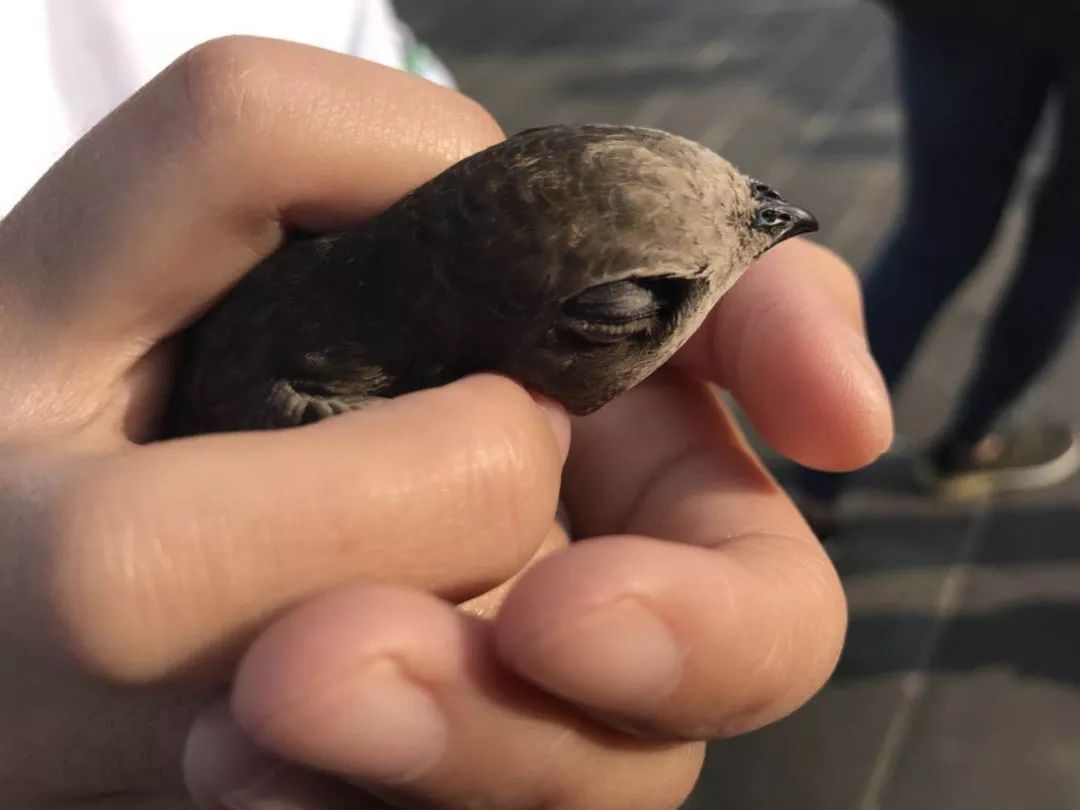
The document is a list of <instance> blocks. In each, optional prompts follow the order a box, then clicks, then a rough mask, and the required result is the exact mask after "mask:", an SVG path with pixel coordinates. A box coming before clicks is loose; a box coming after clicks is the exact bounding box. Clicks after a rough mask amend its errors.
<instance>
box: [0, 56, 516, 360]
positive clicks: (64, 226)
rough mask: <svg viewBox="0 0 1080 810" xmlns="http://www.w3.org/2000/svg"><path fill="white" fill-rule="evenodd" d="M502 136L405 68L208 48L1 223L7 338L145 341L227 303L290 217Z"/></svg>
mask: <svg viewBox="0 0 1080 810" xmlns="http://www.w3.org/2000/svg"><path fill="white" fill-rule="evenodd" d="M501 138H502V134H501V132H500V130H499V127H498V126H497V124H496V123H495V122H494V121H493V120H492V118H491V117H490V115H488V114H487V113H486V112H484V111H483V109H482V108H481V107H480V106H479V105H477V104H476V103H475V102H473V101H471V100H469V99H468V98H466V97H465V96H462V95H460V94H458V93H456V92H453V91H451V90H447V89H445V88H443V87H440V86H438V85H435V84H433V83H431V82H427V81H425V80H423V79H419V78H416V77H414V76H411V75H409V74H407V73H404V72H402V71H397V70H392V69H390V68H385V67H382V66H379V65H376V64H374V63H371V62H366V61H364V60H361V59H356V58H353V57H351V56H345V55H342V54H338V53H333V52H330V51H324V50H321V49H317V48H312V47H308V46H304V45H298V44H294V43H288V42H280V41H275V40H266V39H257V38H248V37H233V38H227V39H222V40H215V41H212V42H209V43H206V44H204V45H201V46H199V47H196V48H194V49H193V50H191V51H189V52H188V53H187V54H185V55H184V56H182V57H180V58H179V59H178V60H177V61H176V62H175V63H173V64H172V65H171V66H169V67H168V68H166V69H165V70H164V71H163V72H162V73H161V74H160V75H158V76H157V77H156V78H155V79H153V80H152V81H151V82H150V83H149V84H147V85H146V86H145V87H144V88H143V89H142V90H141V91H139V92H138V93H137V94H136V95H135V96H134V97H132V98H131V99H129V101H128V102H126V103H125V104H123V105H121V106H120V107H119V108H118V109H116V110H115V111H114V112H113V113H112V114H111V115H109V116H108V117H107V118H106V119H105V120H104V121H102V122H101V123H100V124H99V125H98V126H97V127H96V128H95V129H94V130H92V131H91V132H90V133H89V134H88V135H87V136H86V137H85V138H83V139H82V140H81V141H80V142H79V143H77V144H76V145H75V146H74V147H73V148H72V149H71V150H70V151H69V152H68V153H67V154H66V155H65V156H64V157H63V158H62V159H61V160H60V161H59V162H58V163H57V164H56V165H55V166H54V167H53V168H52V169H51V170H50V171H49V172H48V173H47V174H46V175H45V177H43V178H42V180H41V181H39V183H38V184H37V185H36V186H35V187H34V189H32V190H31V192H30V193H29V194H28V195H27V197H26V198H25V199H24V200H23V201H22V202H21V203H20V204H19V205H18V206H16V208H15V209H14V210H13V211H12V213H11V214H10V215H9V216H8V217H7V218H6V219H5V220H3V222H0V300H3V301H4V303H5V308H6V311H5V320H6V324H5V326H6V327H8V330H7V331H6V334H5V337H6V338H9V339H11V340H15V339H16V338H18V340H17V342H19V343H21V344H23V345H26V346H29V347H30V349H31V350H32V351H33V353H34V354H35V355H36V356H39V357H40V356H41V354H42V352H43V351H45V352H47V357H48V358H49V359H51V358H52V356H53V354H56V355H63V356H67V355H70V350H69V349H66V348H65V347H70V345H72V341H76V340H77V341H78V342H79V344H80V345H82V346H86V347H96V348H97V349H99V351H98V352H97V354H98V355H99V356H100V355H101V354H109V355H124V354H130V353H131V352H125V351H123V349H124V347H126V346H133V347H134V348H133V349H132V350H131V351H132V352H138V351H139V350H140V349H141V348H142V347H143V346H144V345H145V344H146V343H147V342H153V341H156V340H158V339H160V338H162V337H163V336H166V335H169V334H171V333H173V332H175V331H178V330H179V329H181V328H182V327H184V326H185V325H187V323H188V322H190V321H191V320H193V319H194V318H195V317H197V316H198V315H199V314H200V313H201V311H202V310H204V309H205V308H207V307H209V305H210V304H211V303H212V302H213V300H214V299H215V298H216V297H217V296H219V295H220V294H222V293H223V292H224V290H225V289H226V288H228V287H229V286H230V285H231V284H232V283H234V282H235V281H236V280H238V279H239V277H240V276H241V275H242V274H243V273H244V272H246V271H247V270H248V269H249V268H250V267H251V266H253V265H254V264H255V263H256V262H257V261H258V260H259V259H260V258H262V257H264V256H265V255H267V254H269V253H270V252H271V251H272V250H273V249H274V248H275V247H276V246H277V244H278V243H279V241H280V239H281V237H282V231H283V227H284V225H286V224H287V225H295V226H300V227H304V228H309V229H316V230H317V229H326V228H331V227H335V226H341V225H344V224H345V223H346V222H351V221H356V220H358V219H362V218H364V217H366V216H370V215H371V214H373V213H376V212H378V211H379V210H381V209H382V208H385V207H386V206H388V205H389V204H391V203H392V202H393V201H394V200H396V199H397V198H399V197H400V196H401V195H403V194H404V193H406V192H407V191H409V190H410V189H412V188H413V187H415V186H417V185H419V184H421V183H423V182H424V181H426V180H428V179H429V178H430V177H432V176H433V175H435V174H437V173H438V172H440V171H441V170H443V169H444V168H446V167H447V166H449V165H450V164H452V163H454V162H456V161H457V160H459V159H461V158H463V157H465V156H467V155H468V154H471V153H472V152H475V151H477V150H479V149H482V148H484V147H486V146H489V145H491V144H492V143H495V142H497V141H498V140H501ZM87 302H93V306H87ZM12 325H16V326H15V330H17V331H14V333H13V330H12V329H11V327H12Z"/></svg>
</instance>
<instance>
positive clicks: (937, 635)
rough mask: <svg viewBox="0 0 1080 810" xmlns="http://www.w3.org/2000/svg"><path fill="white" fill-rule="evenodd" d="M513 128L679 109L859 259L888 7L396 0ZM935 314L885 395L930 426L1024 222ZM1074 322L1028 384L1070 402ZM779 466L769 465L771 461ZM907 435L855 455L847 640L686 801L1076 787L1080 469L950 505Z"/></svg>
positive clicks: (879, 147)
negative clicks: (931, 499) (916, 353)
mask: <svg viewBox="0 0 1080 810" xmlns="http://www.w3.org/2000/svg"><path fill="white" fill-rule="evenodd" d="M398 5H399V7H400V9H401V11H402V13H403V15H404V16H405V17H406V18H407V19H409V20H410V21H411V22H412V23H413V24H414V25H415V27H416V28H417V30H418V31H419V32H420V34H421V35H422V37H423V38H424V39H425V40H426V41H428V42H429V43H430V44H432V45H433V46H435V47H436V48H437V50H438V51H439V53H440V54H441V55H442V56H443V57H444V58H445V59H446V60H447V61H448V62H449V63H450V65H451V67H452V68H453V69H454V70H455V72H456V73H457V76H458V78H459V80H460V82H461V84H462V87H463V89H464V90H466V91H467V92H468V93H470V94H472V95H474V96H475V97H477V98H479V99H480V100H482V101H483V102H484V103H485V104H486V105H487V106H488V107H489V108H490V109H491V110H492V111H493V112H494V113H495V114H496V115H497V116H498V117H499V119H500V120H501V121H502V123H503V125H504V127H505V128H506V129H507V130H510V131H513V130H516V129H519V128H521V127H524V126H528V125H532V124H540V123H552V122H556V121H560V122H584V121H608V122H631V123H639V124H646V125H653V126H660V127H663V128H667V129H671V130H673V131H676V132H679V133H681V134H685V135H688V136H690V137H693V138H697V139H699V140H701V141H703V142H704V143H706V144H708V145H710V146H712V147H713V148H716V149H718V150H719V151H721V152H723V153H724V154H725V155H726V156H727V157H729V158H731V159H733V160H734V161H735V162H736V163H738V164H739V165H741V166H742V167H743V168H744V169H745V170H747V171H749V172H751V173H754V174H757V175H758V176H761V177H766V178H768V180H769V182H771V183H773V184H775V185H776V186H777V187H780V188H782V189H784V190H785V191H786V192H787V193H788V194H789V196H790V197H791V198H792V199H796V200H798V201H800V202H801V203H803V204H805V205H806V206H807V207H809V208H811V209H812V210H813V211H814V212H815V213H817V214H818V216H819V217H820V218H821V219H822V221H823V222H824V223H825V228H824V230H823V232H822V234H821V239H822V241H824V242H825V243H827V244H829V245H831V246H833V247H835V248H837V249H839V250H840V251H841V252H843V253H844V254H845V255H846V256H848V257H849V258H850V259H851V260H852V261H853V262H854V263H855V264H856V266H862V265H863V264H865V262H866V261H867V259H868V257H869V256H870V255H871V254H872V250H873V246H874V245H875V243H876V242H877V240H878V239H879V238H880V236H881V234H882V232H883V230H884V229H885V228H886V227H887V226H888V222H889V217H890V214H891V213H892V211H893V210H894V206H895V202H896V198H897V191H898V190H897V170H896V165H895V156H896V130H897V125H898V119H897V114H896V111H895V107H894V102H893V89H892V61H891V48H890V41H889V36H888V33H889V29H888V21H887V19H886V17H885V16H884V15H883V14H882V13H881V12H880V11H879V10H878V9H877V8H876V7H874V6H872V5H870V4H869V3H867V2H860V0H594V1H593V2H582V0H536V2H533V3H530V2H527V0H501V2H499V3H490V2H482V0H398ZM1040 154H1041V151H1040V150H1036V154H1035V159H1034V160H1033V161H1032V165H1031V167H1030V171H1029V172H1028V174H1027V175H1026V180H1025V182H1024V183H1022V184H1021V189H1020V191H1019V193H1018V204H1017V205H1016V206H1015V208H1014V210H1013V212H1012V213H1011V214H1010V216H1009V217H1008V221H1007V223H1006V225H1005V227H1004V229H1003V237H1002V239H1001V240H1000V243H999V245H998V246H997V248H996V249H995V251H994V253H993V255H992V256H991V257H989V259H988V261H987V263H986V268H985V272H983V273H982V274H981V275H980V276H979V278H977V279H976V280H975V281H974V282H973V283H972V284H970V285H968V287H967V288H966V289H964V290H963V291H962V293H961V294H960V296H959V298H958V300H957V301H956V302H955V304H954V305H953V306H952V308H951V309H950V311H949V313H948V315H947V317H945V318H943V319H942V322H941V323H940V324H939V326H938V327H937V328H936V329H935V331H934V333H933V334H932V335H931V336H930V337H929V339H928V342H927V346H926V351H924V352H923V355H922V358H921V360H920V362H919V364H918V366H917V368H916V369H915V370H914V372H913V374H912V377H911V379H910V381H909V383H908V384H907V386H906V387H905V389H904V391H903V392H902V394H901V396H900V397H899V400H898V425H899V427H900V430H901V431H902V433H903V434H904V441H902V442H901V450H902V448H903V446H904V444H905V442H906V443H907V446H911V445H912V444H914V443H917V442H918V441H920V440H922V439H924V438H925V437H927V436H928V435H930V434H931V432H932V431H933V429H934V428H935V426H937V425H938V424H940V422H941V420H942V419H943V418H944V417H945V415H946V414H947V409H948V406H949V404H950V401H951V397H952V396H953V395H954V393H955V390H956V388H957V386H958V383H959V380H960V379H961V376H962V374H963V372H964V369H965V368H966V364H967V362H968V359H969V356H970V351H971V347H972V344H973V342H974V340H975V338H976V336H977V334H978V330H979V329H980V327H981V325H982V324H983V322H984V320H985V317H986V314H987V312H988V311H989V310H990V309H991V307H992V306H993V301H994V294H995V292H996V291H997V289H998V287H999V285H1000V283H1001V281H1002V279H1003V277H1004V275H1005V273H1006V272H1007V269H1008V266H1009V260H1010V257H1011V256H1012V255H1013V253H1014V251H1015V249H1016V244H1017V234H1018V232H1019V231H1020V229H1021V228H1022V226H1023V221H1024V220H1023V210H1024V209H1023V206H1022V202H1023V200H1024V197H1025V195H1026V194H1027V193H1028V191H1029V189H1030V184H1031V178H1032V177H1033V176H1035V173H1036V171H1037V169H1038V166H1039V156H1040ZM1078 363H1080V340H1074V341H1073V344H1072V345H1071V346H1070V348H1069V351H1068V352H1066V354H1065V356H1064V357H1062V358H1061V360H1060V362H1058V363H1057V365H1056V367H1055V368H1054V369H1052V370H1051V372H1050V374H1049V375H1048V377H1047V379H1046V382H1045V383H1044V384H1043V385H1042V386H1040V387H1039V388H1038V390H1036V391H1035V392H1033V394H1032V396H1031V397H1029V398H1028V400H1027V401H1026V402H1024V403H1023V404H1022V405H1021V407H1020V409H1019V410H1020V413H1021V415H1023V414H1049V415H1053V416H1057V417H1063V418H1068V419H1072V420H1074V421H1080V404H1078V403H1080V375H1076V374H1075V373H1073V372H1072V370H1073V369H1076V368H1077V367H1078ZM781 472H782V469H781ZM908 475H909V473H908V471H907V465H906V464H905V461H904V457H903V454H902V453H897V454H896V456H895V457H893V458H889V459H886V460H885V461H884V462H883V463H882V464H880V465H878V467H876V468H875V469H873V470H871V471H870V472H868V473H867V474H866V475H865V476H864V481H863V486H861V487H860V488H859V489H858V490H857V491H856V492H854V493H852V495H851V496H850V497H849V498H848V500H847V501H846V503H845V515H846V528H845V530H844V531H843V533H842V535H841V537H840V538H839V539H838V540H837V542H835V543H834V544H833V545H832V548H831V552H832V553H833V555H834V557H835V559H836V562H837V565H838V566H839V568H840V570H841V572H842V573H843V575H844V578H845V582H846V585H847V589H848V593H849V596H850V600H851V605H852V628H851V633H850V637H849V641H848V645H847V650H846V653H845V657H844V660H843V663H842V665H841V667H840V669H839V671H838V673H837V675H836V677H835V678H834V680H833V682H832V683H831V684H830V686H829V687H828V688H827V689H826V690H825V691H824V693H823V694H822V695H821V696H820V697H818V698H817V699H815V700H814V701H813V702H812V703H811V704H810V705H809V706H808V707H806V708H805V709H804V710H802V711H800V712H798V713H797V714H796V715H795V716H793V717H792V718H790V719H789V720H787V721H784V722H782V723H780V724H778V725H776V726H774V727H772V728H770V729H767V730H765V731H762V732H759V733H756V734H752V735H748V736H746V737H744V738H741V739H738V740H734V741H730V742H726V743H723V744H717V745H715V746H714V747H713V749H712V751H711V755H710V760H709V766H708V769H707V771H706V773H705V775H704V777H703V779H702V782H701V785H700V789H699V790H698V792H697V793H696V794H695V796H694V797H693V799H692V800H691V801H690V802H689V803H688V804H687V805H686V809H687V810H706V808H708V810H719V809H721V808H739V809H740V810H765V809H766V808H768V809H769V810H773V809H774V808H776V809H779V810H788V808H793V809H797V810H819V809H820V810H825V808H828V810H847V808H857V810H879V809H880V810H936V809H937V808H958V809H960V810H967V808H982V809H983V810H1018V809H1019V808H1040V809H1041V810H1058V809H1059V808H1080V482H1074V483H1071V484H1069V485H1066V486H1065V487H1062V488H1059V489H1057V490H1054V491H1051V492H1045V493H1040V494H1039V495H1037V496H1031V497H1025V498H1016V499H1010V500H1008V501H1000V502H993V503H987V504H983V505H979V506H974V507H970V508H943V507H940V506H936V505H933V504H930V503H927V502H925V501H923V500H921V499H919V498H917V497H915V496H913V495H911V494H909V491H908V487H907V482H908Z"/></svg>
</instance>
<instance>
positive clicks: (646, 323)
mask: <svg viewBox="0 0 1080 810" xmlns="http://www.w3.org/2000/svg"><path fill="white" fill-rule="evenodd" d="M670 298H672V296H669V295H665V290H664V280H662V279H656V280H650V279H640V280H624V281H613V282H611V283H609V284H600V285H597V286H596V287H590V288H589V289H587V290H584V291H583V292H580V293H578V294H577V295H575V296H574V297H573V298H571V299H569V300H568V301H566V303H565V304H563V318H562V321H561V324H562V326H563V327H565V328H567V329H569V330H570V331H572V332H573V333H575V334H576V335H578V336H579V337H581V338H584V339H585V340H587V341H589V342H590V343H615V342H617V341H620V340H624V339H626V338H628V337H633V336H642V335H647V334H651V333H654V332H656V331H658V330H659V329H660V327H661V326H662V321H663V314H664V310H665V309H666V308H667V307H669V306H670V305H671V304H672V300H668V299H670Z"/></svg>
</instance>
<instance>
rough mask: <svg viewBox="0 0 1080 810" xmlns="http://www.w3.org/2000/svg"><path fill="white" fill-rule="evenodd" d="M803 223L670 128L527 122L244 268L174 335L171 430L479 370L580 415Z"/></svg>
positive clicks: (290, 414) (253, 418) (344, 401)
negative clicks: (365, 214)
mask: <svg viewBox="0 0 1080 810" xmlns="http://www.w3.org/2000/svg"><path fill="white" fill-rule="evenodd" d="M815 230H817V222H816V221H815V220H814V217H813V216H812V215H811V214H810V213H808V212H807V211H805V210H804V209H802V208H799V207H797V206H795V205H791V204H789V203H788V202H786V201H785V200H784V199H783V198H782V197H781V196H780V195H779V194H778V193H777V192H775V191H773V190H772V189H771V188H769V187H768V186H766V185H765V184H763V183H760V182H758V181H756V180H754V179H751V178H749V177H747V176H745V175H743V174H741V173H740V172H739V171H738V170H736V169H735V168H734V167H733V166H732V165H731V164H730V163H729V162H728V161H727V160H725V159H724V158H722V157H720V156H719V155H717V154H716V153H715V152H712V151H711V150H709V149H707V148H705V147H704V146H701V145H700V144H697V143H694V142H693V141H690V140H687V139H685V138H682V137H679V136H677V135H672V134H670V133H667V132H662V131H659V130H654V129H645V128H641V127H631V126H614V125H599V124H597V125H587V126H576V127H571V126H549V127H539V128H534V129H528V130H525V131H523V132H520V133H518V134H516V135H514V136H512V137H510V138H508V139H507V140H505V141H503V142H501V143H499V144H496V145H495V146H492V147H490V148H489V149H486V150H484V151H482V152H479V153H477V154H475V155H472V156H471V157H468V158H466V159H464V160H462V161H461V162H459V163H457V164H455V165H453V166H451V167H450V168H449V169H447V170H446V171H444V172H443V173H442V174H440V175H439V176H437V177H435V178H434V179H433V180H431V181H429V182H427V183H425V184H424V185H422V186H419V187H418V188H416V189H414V190H413V191H412V192H410V193H409V194H407V195H406V196H405V197H403V198H402V199H401V200H400V201H398V202H397V203H396V204H394V205H393V206H391V207H390V208H388V209H387V210H385V211H384V212H383V213H381V214H379V215H378V216H376V217H374V218H373V219H371V220H369V221H367V222H365V223H363V224H361V225H359V226H358V227H356V228H352V229H350V230H346V231H342V232H339V233H333V234H327V235H318V236H316V235H308V234H304V235H299V236H296V237H295V238H292V239H290V240H288V241H287V242H286V243H285V244H284V245H283V246H282V247H281V248H280V249H279V250H277V251H276V252H275V253H274V254H272V255H271V256H269V257H268V258H267V259H265V260H264V261H263V262H262V263H260V264H259V265H258V266H256V267H255V268H254V269H253V270H251V272H250V273H248V274H247V275H246V276H245V277H244V278H243V279H242V280H241V281H240V282H239V283H238V284H237V285H236V286H235V287H234V288H233V289H232V291H231V292H230V293H228V294H227V295H226V296H225V297H224V298H223V299H222V300H221V301H220V302H219V303H218V304H217V305H216V306H215V307H214V308H213V309H212V310H211V311H210V312H208V313H207V314H206V315H205V316H204V317H202V318H201V319H200V320H199V321H198V322H196V323H195V324H194V325H193V326H192V327H191V328H190V329H189V330H188V332H187V334H186V335H185V336H184V351H183V357H182V361H181V365H180V368H179V373H178V377H177V380H176V383H175V387H174V391H173V394H172V398H171V402H170V407H169V410H168V414H167V417H166V434H167V435H171V436H181V435H191V434H197V433H211V432H220V431H234V430H255V429H270V428H283V427H290V426H295V425H300V424H305V423H309V422H314V421H317V420H319V419H322V418H325V417H328V416H332V415H334V414H338V413H343V412H346V411H350V410H354V409H357V408H362V407H364V405H365V404H368V403H371V402H372V401H374V400H378V399H380V398H386V397H394V396H397V395H400V394H403V393H406V392H410V391H416V390H419V389H423V388H429V387H433V386H437V385H441V384H444V383H447V382H450V381H452V380H455V379H458V378H460V377H462V376H464V375H467V374H470V373H473V372H479V371H491V372H498V373H503V374H505V375H507V376H509V377H512V378H514V379H516V380H517V381H518V382H520V383H521V384H522V385H524V386H526V387H528V388H530V389H533V390H535V391H537V392H538V393H540V394H543V395H546V396H548V397H551V398H553V399H555V400H557V401H559V402H561V403H562V404H563V405H564V406H565V407H566V408H567V410H569V411H570V412H572V413H575V414H586V413H589V412H591V411H594V410H596V409H597V408H599V407H600V406H601V405H603V404H605V403H606V402H608V401H609V400H611V399H612V398H613V397H615V396H617V395H618V394H620V393H622V392H624V391H626V390H628V389H629V388H631V387H633V386H634V385H636V384H637V383H639V382H641V381H642V380H643V379H644V378H645V377H647V376H648V375H649V374H651V373H652V372H653V371H655V370H656V369H657V368H658V367H659V366H660V365H661V364H663V363H664V361H665V360H667V359H668V358H669V357H670V356H671V355H672V354H673V353H674V352H675V351H676V350H677V349H678V348H679V347H680V346H681V345H682V344H683V343H685V341H686V340H687V339H688V338H689V337H690V336H691V335H692V334H693V332H694V330H695V329H696V328H697V327H698V326H699V325H700V324H701V322H702V320H703V319H704V318H705V316H706V314H707V313H708V312H709V310H710V309H711V308H712V307H713V306H714V305H715V304H716V302H717V300H718V299H719V298H720V296H721V295H723V294H724V292H726V291H727V290H728V289H729V288H730V287H731V285H732V284H734V283H735V281H736V280H738V278H739V277H740V276H741V275H742V273H743V271H744V270H745V269H746V268H747V266H748V265H749V264H750V263H751V262H752V261H753V260H754V259H755V258H757V257H758V256H760V255H761V254H762V253H764V252H765V251H766V250H768V249H769V248H770V247H772V246H774V245H776V244H777V243H779V242H781V241H783V240H784V239H787V238H789V237H791V236H795V235H796V234H801V233H809V232H812V231H815Z"/></svg>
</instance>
